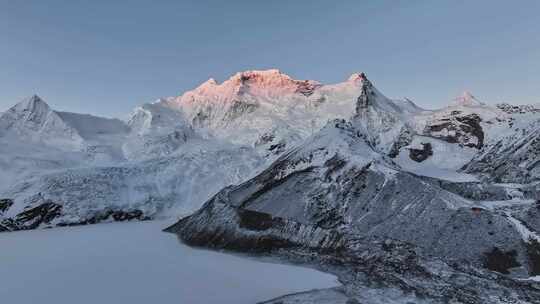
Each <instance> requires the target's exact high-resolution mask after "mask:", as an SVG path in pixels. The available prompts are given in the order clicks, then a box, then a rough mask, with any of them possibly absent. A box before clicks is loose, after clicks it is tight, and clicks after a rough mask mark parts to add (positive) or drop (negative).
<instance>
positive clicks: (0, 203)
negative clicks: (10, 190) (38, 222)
mask: <svg viewBox="0 0 540 304" xmlns="http://www.w3.org/2000/svg"><path fill="white" fill-rule="evenodd" d="M11 206H13V200H10V199H8V198H3V199H0V215H2V213H4V212H6V211H7V210H8V209H9V208H10V207H11Z"/></svg>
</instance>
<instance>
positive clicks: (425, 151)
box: [409, 143, 433, 163]
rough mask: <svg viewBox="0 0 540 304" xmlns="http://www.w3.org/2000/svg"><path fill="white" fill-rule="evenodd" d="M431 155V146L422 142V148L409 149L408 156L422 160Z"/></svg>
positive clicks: (418, 160) (415, 159)
mask: <svg viewBox="0 0 540 304" xmlns="http://www.w3.org/2000/svg"><path fill="white" fill-rule="evenodd" d="M432 155H433V148H432V147H431V144H430V143H422V149H414V148H411V149H409V157H410V158H411V159H412V160H414V161H416V162H419V163H421V162H423V161H425V160H426V159H428V157H430V156H432Z"/></svg>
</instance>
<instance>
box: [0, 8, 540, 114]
mask: <svg viewBox="0 0 540 304" xmlns="http://www.w3.org/2000/svg"><path fill="white" fill-rule="evenodd" d="M113 2H114V3H113ZM539 12H540V1H536V0H529V1H527V0H522V1H516V2H514V1H508V0H505V1H499V0H489V1H488V0H486V1H465V0H461V1H460V0H452V1H450V0H448V1H413V0H409V1H358V0H354V1H316V0H310V1H278V0H275V1H274V0H273V1H253V0H237V1H233V0H231V1H225V0H216V1H202V0H198V1H164V0H163V1H135V0H132V1H98V0H94V1H73V0H69V1H68V0H66V1H59V0H47V1H38V0H36V1H8V0H0V111H2V110H5V109H7V108H8V107H9V106H11V105H12V104H14V103H16V102H17V101H18V100H19V99H21V98H23V97H25V96H27V95H31V94H33V93H37V94H38V95H40V96H41V97H43V98H44V99H45V100H46V101H47V102H48V103H49V104H50V105H51V106H53V107H54V108H56V109H59V110H66V111H73V112H85V113H93V114H99V115H105V116H117V117H125V116H126V114H127V113H129V112H130V111H131V110H132V108H134V107H135V106H137V105H139V104H141V103H143V102H149V101H153V100H155V99H157V98H158V97H161V96H173V95H179V94H181V93H182V92H183V91H185V90H189V89H192V88H194V87H196V86H197V85H198V84H199V83H201V82H203V81H205V80H206V79H208V78H209V77H214V78H215V79H216V80H218V81H219V82H221V81H223V80H224V79H226V78H228V77H229V76H230V75H231V74H234V73H235V72H237V71H243V70H248V69H266V68H279V69H280V70H281V71H283V72H284V73H286V74H288V75H290V76H292V77H293V78H297V79H315V80H318V81H321V82H323V83H334V82H340V81H344V80H345V79H347V77H348V76H349V75H350V74H351V73H353V72H355V71H365V72H366V73H367V75H368V77H369V78H370V79H371V80H372V81H373V82H374V83H375V85H376V86H377V87H378V88H379V89H380V90H381V91H382V92H383V93H385V94H386V95H387V96H389V97H396V98H399V97H409V98H411V99H412V100H414V101H415V102H416V103H418V104H419V105H421V106H423V107H427V108H434V107H439V106H443V105H444V104H445V103H447V102H448V101H449V100H451V99H453V98H454V97H455V96H456V95H459V94H460V93H461V92H462V91H464V90H468V91H471V92H472V93H473V94H474V95H476V96H477V98H478V99H480V100H482V101H487V102H498V101H508V102H513V103H532V102H540V86H539V84H540V22H539V20H538V14H539Z"/></svg>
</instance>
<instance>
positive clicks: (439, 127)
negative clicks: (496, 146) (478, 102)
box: [423, 110, 485, 149]
mask: <svg viewBox="0 0 540 304" xmlns="http://www.w3.org/2000/svg"><path fill="white" fill-rule="evenodd" d="M481 121H482V119H481V118H480V116H479V115H477V114H474V113H472V114H464V113H462V112H461V111H458V110H456V111H453V112H451V114H450V115H448V116H446V117H443V118H439V119H436V120H432V121H430V122H428V124H427V125H426V127H425V129H424V131H423V133H424V135H429V136H432V137H435V138H438V139H442V140H444V141H447V142H449V143H456V144H461V145H463V146H466V147H471V148H477V149H481V148H482V147H483V145H484V136H485V135H484V131H483V129H482V126H481V125H480V122H481Z"/></svg>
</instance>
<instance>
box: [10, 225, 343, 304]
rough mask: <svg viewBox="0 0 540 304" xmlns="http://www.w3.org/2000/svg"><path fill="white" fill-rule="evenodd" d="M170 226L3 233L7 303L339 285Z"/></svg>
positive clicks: (199, 298)
mask: <svg viewBox="0 0 540 304" xmlns="http://www.w3.org/2000/svg"><path fill="white" fill-rule="evenodd" d="M166 224H167V223H164V222H139V223H123V224H118V223H116V224H101V225H91V226H84V227H71V228H58V229H51V230H37V231H29V232H13V233H4V234H0V244H1V247H2V250H1V251H0V269H2V271H1V275H2V279H1V281H2V283H1V284H0V299H1V301H2V302H3V303H19V304H26V303H37V302H39V303H56V304H63V303H74V302H76V303H79V304H85V303H89V304H90V303H92V304H94V303H103V302H106V303H130V304H136V303H191V304H196V303H201V304H211V303H224V304H226V303H235V304H241V303H256V302H259V301H264V300H268V299H271V298H274V297H278V296H281V295H284V294H289V293H295V292H300V291H305V290H308V289H313V288H328V287H333V286H336V285H338V283H337V281H336V279H335V277H334V276H332V275H329V274H325V273H322V272H318V271H315V270H312V269H307V268H301V267H295V266H290V265H280V264H272V263H264V262H261V261H257V260H254V259H250V258H245V257H239V256H234V255H228V254H223V253H217V252H210V251H205V250H198V249H193V248H190V247H187V246H185V245H183V244H181V243H179V242H178V240H177V238H176V237H175V236H174V235H173V234H168V233H164V232H161V229H162V228H164V227H165V226H166Z"/></svg>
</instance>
